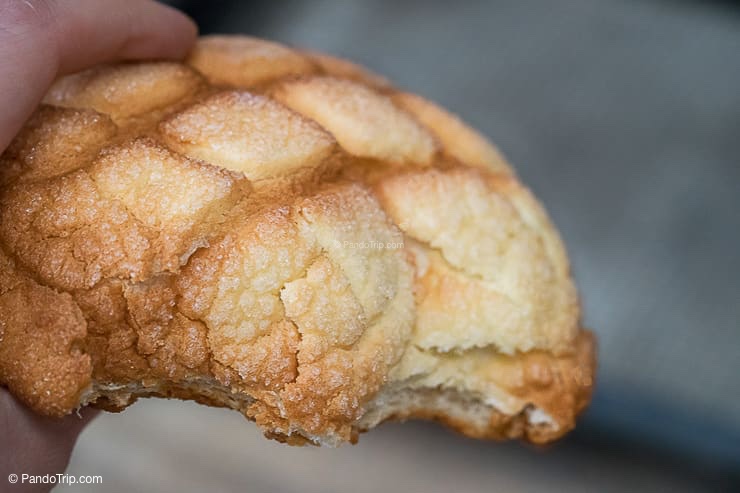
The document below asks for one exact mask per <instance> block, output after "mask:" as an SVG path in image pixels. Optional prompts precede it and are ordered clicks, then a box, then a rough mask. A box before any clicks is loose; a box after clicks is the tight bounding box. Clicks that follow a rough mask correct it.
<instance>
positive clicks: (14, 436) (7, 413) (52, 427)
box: [0, 388, 97, 478]
mask: <svg viewBox="0 0 740 493" xmlns="http://www.w3.org/2000/svg"><path fill="white" fill-rule="evenodd" d="M96 414H97V412H96V411H94V410H92V409H83V410H82V412H81V414H80V416H77V415H75V414H73V415H71V416H67V417H65V418H62V419H51V418H44V417H42V416H38V415H36V414H34V413H32V412H31V411H30V410H28V409H27V408H26V407H25V406H23V405H22V404H21V403H19V402H18V401H17V400H16V399H15V398H13V396H11V395H10V394H9V393H8V392H7V391H6V390H5V389H2V388H0V431H1V432H2V435H3V447H2V448H0V478H5V477H7V475H8V474H10V473H15V474H19V473H21V472H23V473H28V474H35V475H43V474H56V473H59V472H62V471H64V469H65V467H66V466H67V463H68V462H69V457H70V454H71V453H72V449H73V447H74V444H75V442H76V441H77V437H78V435H79V434H80V432H81V431H82V429H83V428H84V427H85V426H86V425H87V424H88V423H89V422H90V420H91V419H92V418H94V417H95V415H96Z"/></svg>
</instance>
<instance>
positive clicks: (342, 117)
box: [0, 36, 595, 445]
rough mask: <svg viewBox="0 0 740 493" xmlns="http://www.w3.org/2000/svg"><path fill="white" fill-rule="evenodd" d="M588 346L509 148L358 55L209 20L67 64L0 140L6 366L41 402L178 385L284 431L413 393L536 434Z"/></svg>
mask: <svg viewBox="0 0 740 493" xmlns="http://www.w3.org/2000/svg"><path fill="white" fill-rule="evenodd" d="M594 364H595V360H594V345H593V342H592V339H591V337H590V335H589V334H588V333H587V332H586V331H584V330H583V329H582V328H581V327H580V310H579V306H578V300H577V293H576V290H575V286H574V284H573V282H572V280H571V277H570V273H569V266H568V260H567V256H566V253H565V250H564V248H563V246H562V243H561V241H560V238H559V237H558V234H557V232H556V230H555V229H554V227H553V226H552V225H551V223H550V222H549V219H548V218H547V215H546V213H545V212H544V210H543V209H542V207H541V206H540V205H539V203H538V202H537V200H536V199H535V198H534V197H533V196H532V195H531V193H529V191H528V190H527V189H526V188H525V187H524V186H522V185H521V184H520V183H519V181H518V180H517V178H516V176H515V175H514V174H513V171H512V169H511V167H510V166H509V165H508V164H507V163H506V161H505V160H504V159H503V157H502V156H501V155H500V153H498V151H497V150H496V149H495V147H494V146H493V145H491V144H490V143H489V142H488V141H487V140H486V139H485V138H484V137H482V136H481V135H480V134H479V133H477V132H476V131H475V130H473V129H471V128H469V127H468V126H467V125H465V124H464V123H463V122H462V121H461V120H460V119H458V118H457V117H455V116H454V115H452V114H450V113H449V112H447V111H445V110H444V109H442V108H440V107H438V106H436V105H435V104H434V103H432V102H430V101H427V100H425V99H423V98H421V97H419V96H416V95H413V94H411V93H408V92H400V91H397V90H395V89H394V88H393V87H392V86H391V84H390V83H389V82H388V81H387V80H386V79H383V78H382V77H380V76H377V75H375V74H373V73H371V72H369V71H367V70H365V69H364V68H362V67H359V66H357V65H355V64H352V63H351V62H348V61H345V60H341V59H338V58H335V57H331V56H329V55H323V54H318V53H313V52H307V51H300V50H296V49H292V48H289V47H286V46H283V45H279V44H277V43H273V42H268V41H263V40H258V39H255V38H248V37H225V36H215V37H207V38H202V39H201V40H200V41H199V43H198V45H197V47H196V49H195V50H194V51H193V53H192V54H191V55H190V57H189V59H188V61H187V64H179V63H173V62H148V63H128V64H127V63H123V64H117V65H104V66H99V67H95V68H93V69H89V70H87V71H84V72H81V73H79V74H74V75H71V76H66V77H64V78H62V79H60V80H58V81H57V82H56V83H55V84H54V86H53V87H52V88H51V89H50V90H49V93H48V94H47V96H46V98H45V100H44V104H42V105H40V107H39V108H38V110H37V111H36V113H35V114H34V115H33V116H32V117H31V119H30V120H29V121H28V122H27V124H26V126H25V127H24V129H23V130H22V131H21V132H20V134H19V135H18V136H17V137H16V139H15V140H14V141H13V142H12V143H11V145H10V146H9V148H8V149H7V150H6V151H5V152H4V153H3V154H2V156H0V384H1V385H4V386H6V387H8V388H9V389H10V391H11V392H12V393H14V394H15V395H16V396H17V397H18V398H19V399H20V400H22V401H23V402H24V403H26V404H27V405H28V406H30V407H31V408H32V409H34V410H35V411H37V412H39V413H41V414H45V415H49V416H62V415H65V414H69V413H71V412H73V411H74V409H76V408H77V407H79V406H80V405H93V406H96V407H101V408H105V409H109V410H120V409H123V408H124V407H126V406H127V405H129V404H131V403H132V402H134V401H135V400H136V399H137V398H139V397H149V396H160V397H178V398H183V399H193V400H196V401H198V402H202V403H204V404H208V405H214V406H226V407H230V408H233V409H236V410H238V411H240V412H242V413H243V414H244V415H245V416H247V417H248V418H249V419H252V420H254V421H255V422H256V423H257V425H258V426H260V427H261V428H262V429H263V431H264V432H265V434H266V435H268V436H270V437H273V438H277V439H279V440H282V441H287V442H288V443H304V442H312V443H323V444H329V445H336V444H338V443H342V442H345V441H353V440H355V439H356V435H357V433H358V432H360V431H365V430H367V429H369V428H371V427H373V426H375V425H376V424H378V423H380V422H382V421H384V420H386V419H406V418H411V417H419V418H431V419H437V420H440V421H442V422H445V423H447V424H449V425H450V426H452V427H454V428H456V429H459V430H461V431H462V432H464V433H466V434H469V435H471V436H477V437H493V438H514V437H525V438H527V439H529V440H531V441H537V442H542V441H547V440H551V439H554V438H557V437H558V436H561V435H562V434H563V433H565V432H566V431H568V430H569V429H570V428H572V427H573V425H574V422H575V417H576V415H577V413H578V412H579V411H580V410H581V409H582V408H583V406H584V405H585V404H586V403H587V402H588V398H589V395H590V391H591V386H592V376H593V371H594Z"/></svg>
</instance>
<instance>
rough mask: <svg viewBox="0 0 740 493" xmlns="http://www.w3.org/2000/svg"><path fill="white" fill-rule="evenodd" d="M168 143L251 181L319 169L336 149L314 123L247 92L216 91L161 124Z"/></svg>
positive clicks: (331, 139) (323, 131) (264, 98)
mask: <svg viewBox="0 0 740 493" xmlns="http://www.w3.org/2000/svg"><path fill="white" fill-rule="evenodd" d="M160 130H161V133H162V135H163V136H164V138H165V141H166V142H167V143H168V145H169V146H170V147H171V148H173V149H176V150H178V151H179V152H182V153H183V154H185V155H188V156H191V157H193V158H196V159H202V160H204V161H207V162H210V163H213V164H215V165H217V166H221V167H224V168H227V169H230V170H234V171H239V172H242V173H244V175H245V176H246V177H247V178H249V179H250V180H253V181H258V180H263V179H267V178H274V177H275V176H279V175H285V174H289V173H290V172H292V171H295V170H297V169H301V168H309V169H311V168H317V167H319V166H320V163H321V162H322V160H324V159H326V158H328V157H329V155H330V154H331V151H332V150H333V148H334V146H335V145H336V143H335V141H334V138H333V137H332V136H331V135H330V134H329V133H328V132H326V131H325V130H324V129H323V128H321V127H320V126H319V125H317V124H316V123H315V122H313V121H311V120H309V119H307V118H305V117H303V116H301V115H300V114H298V113H294V112H293V111H291V110H289V109H288V108H286V107H285V106H283V105H281V104H280V103H278V102H276V101H274V100H272V99H270V98H267V97H265V96H262V95H259V94H252V93H249V92H246V91H241V92H237V91H229V92H221V93H217V94H215V95H213V96H211V97H209V98H207V99H205V100H203V101H200V102H198V103H196V104H195V105H193V106H191V107H189V108H187V109H185V110H184V111H181V112H179V113H176V114H175V115H173V116H172V117H170V118H169V119H167V120H165V121H163V122H162V124H161V125H160Z"/></svg>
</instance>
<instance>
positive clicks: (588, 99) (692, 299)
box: [58, 0, 740, 493]
mask: <svg viewBox="0 0 740 493" xmlns="http://www.w3.org/2000/svg"><path fill="white" fill-rule="evenodd" d="M169 3H171V4H173V5H176V6H178V7H180V8H183V9H184V10H186V11H187V12H188V13H190V14H191V15H192V16H193V17H195V18H196V20H197V21H198V23H199V24H200V26H201V31H202V32H204V33H209V32H234V33H248V34H252V35H256V36H262V37H267V38H271V39H275V40H278V41H282V42H285V43H288V44H294V45H300V46H305V47H310V48H314V49H317V50H323V51H327V52H330V53H333V54H336V55H340V56H344V57H347V58H350V59H352V60H355V61H357V62H360V63H362V64H364V65H367V66H368V67H370V68H372V69H374V70H375V71H377V72H379V73H381V74H384V75H386V76H388V77H389V78H390V79H392V80H393V81H394V82H395V83H397V84H398V85H400V86H403V87H406V88H409V89H411V90H413V91H415V92H418V93H420V94H422V95H424V96H426V97H428V98H430V99H433V100H435V101H437V102H439V103H441V104H442V105H443V106H445V107H447V108H449V109H450V110H452V111H454V112H456V113H458V114H459V115H460V116H461V117H463V119H465V120H466V121H468V122H470V123H471V124H472V125H473V126H475V127H477V128H478V129H480V130H481V131H482V132H483V133H485V134H486V135H487V136H489V137H490V138H491V139H492V140H493V141H494V142H495V143H496V144H498V146H499V147H500V148H501V150H502V151H503V152H504V154H505V155H506V156H507V157H508V158H509V160H510V161H511V162H512V163H514V165H515V167H516V168H517V170H518V172H519V174H520V176H521V177H522V179H523V180H524V182H525V183H527V184H528V185H529V186H530V187H531V188H532V189H533V190H534V191H535V193H536V194H537V196H538V197H540V198H541V199H542V201H543V202H544V203H545V205H546V206H547V208H548V210H549V212H550V214H551V216H552V218H553V220H554V221H555V223H556V224H557V225H558V226H559V228H560V231H561V232H562V234H563V237H564V239H565V241H566V243H567V245H568V250H569V252H570V255H571V259H572V263H573V268H574V273H575V276H576V279H577V281H578V284H579V286H580V289H581V292H582V294H583V304H584V313H585V323H586V325H587V326H588V327H592V328H593V329H594V330H595V331H596V333H597V334H598V337H599V343H600V368H599V375H598V381H597V392H596V395H595V397H594V401H593V404H592V405H591V407H590V408H589V410H588V412H587V414H586V416H585V417H584V419H583V420H582V421H581V422H580V425H579V427H578V428H577V430H576V431H575V432H574V433H573V434H572V435H570V436H569V437H568V438H567V439H565V440H564V441H562V442H560V443H558V444H555V445H552V446H549V447H547V448H544V449H540V448H533V447H528V446H524V445H520V444H503V445H502V444H495V443H483V442H476V441H473V440H469V439H465V438H462V437H459V436H456V435H453V434H452V433H450V432H448V431H446V430H445V429H443V428H441V427H439V426H435V425H431V424H423V423H421V424H420V423H415V424H406V425H397V424H390V425H384V426H383V427H381V429H379V430H376V431H374V432H373V433H371V434H368V435H364V436H362V437H361V440H360V443H359V444H358V445H357V446H354V447H344V448H341V449H340V450H323V449H313V448H308V449H306V448H304V449H293V448H288V447H284V446H281V445H277V444H275V443H272V442H268V441H266V440H264V439H263V438H261V436H260V435H259V433H258V432H257V430H256V428H255V427H254V426H253V425H251V424H249V423H247V422H246V421H244V419H243V418H242V417H241V416H240V415H238V414H236V413H233V412H228V411H224V410H215V409H208V408H203V407H199V406H197V405H194V404H189V403H187V404H184V403H178V402H164V401H149V402H140V403H138V404H137V405H135V406H134V407H132V408H131V409H130V410H128V411H126V412H125V413H123V414H122V415H113V416H111V415H106V416H102V417H100V418H99V419H97V420H96V422H95V423H94V424H93V425H92V426H91V427H90V428H89V429H88V430H87V431H86V432H85V433H84V434H83V436H82V438H81V440H80V443H79V445H78V447H77V450H76V452H75V455H74V458H73V464H72V467H71V469H70V471H69V472H70V474H102V475H103V478H104V488H102V490H105V491H121V492H124V491H168V492H170V491H171V492H175V491H178V492H179V491H224V492H225V491H249V492H274V491H285V492H294V491H295V492H314V491H316V492H329V491H342V492H346V491H347V490H351V491H355V492H360V491H368V492H371V491H372V492H375V491H403V492H416V491H425V492H437V491H439V492H451V491H454V492H456V493H462V492H474V491H511V492H517V491H568V492H574V491H722V490H726V491H740V279H738V276H740V5H738V4H737V3H734V2H712V1H698V0H696V1H689V0H684V1H681V0H663V1H660V0H643V1H637V0H634V1H628V0H563V1H545V0H539V1H535V0H527V1H521V0H519V1H515V0H506V1H467V2H465V1H463V2H458V3H454V2H441V1H439V2H434V1H401V0H395V1H338V0H337V1H310V2H309V1H302V2H298V1H292V2H269V1H221V2H218V1H210V2H202V1H172V2H169ZM78 490H79V489H78V488H74V489H73V488H66V489H65V488H58V491H78ZM96 491H101V488H99V487H98V488H96Z"/></svg>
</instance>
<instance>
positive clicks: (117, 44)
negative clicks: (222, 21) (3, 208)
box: [0, 0, 196, 150]
mask: <svg viewBox="0 0 740 493" xmlns="http://www.w3.org/2000/svg"><path fill="white" fill-rule="evenodd" d="M195 36H196V28H195V25H194V24H193V23H192V21H191V20H189V19H188V18H187V17H186V16H185V15H183V14H181V13H179V12H178V11H176V10H174V9H172V8H170V7H167V6H164V5H161V4H158V3H155V2H153V1H150V0H128V1H125V2H124V1H120V0H74V1H72V0H67V1H64V0H57V1H53V0H46V1H44V0H0V73H2V74H3V77H2V78H0V106H1V107H2V108H3V111H2V113H1V114H0V150H2V149H5V147H7V144H8V143H9V142H10V140H11V139H12V137H13V136H14V135H15V134H16V133H17V132H18V130H19V129H20V127H21V126H22V125H23V122H25V120H26V119H27V118H28V116H29V115H30V114H31V112H32V111H33V109H34V108H35V107H36V105H37V104H38V102H39V101H40V100H41V98H42V97H43V94H44V92H45V91H46V90H47V89H48V87H49V85H50V84H51V82H52V81H53V80H54V78H55V77H56V76H57V75H58V74H60V73H68V72H73V71H77V70H81V69H83V68H85V67H88V66H91V65H94V64H96V63H101V62H106V61H114V60H129V59H148V58H179V57H182V56H184V55H185V54H186V53H187V51H188V50H189V49H190V47H191V45H192V43H193V42H194V40H195Z"/></svg>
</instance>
